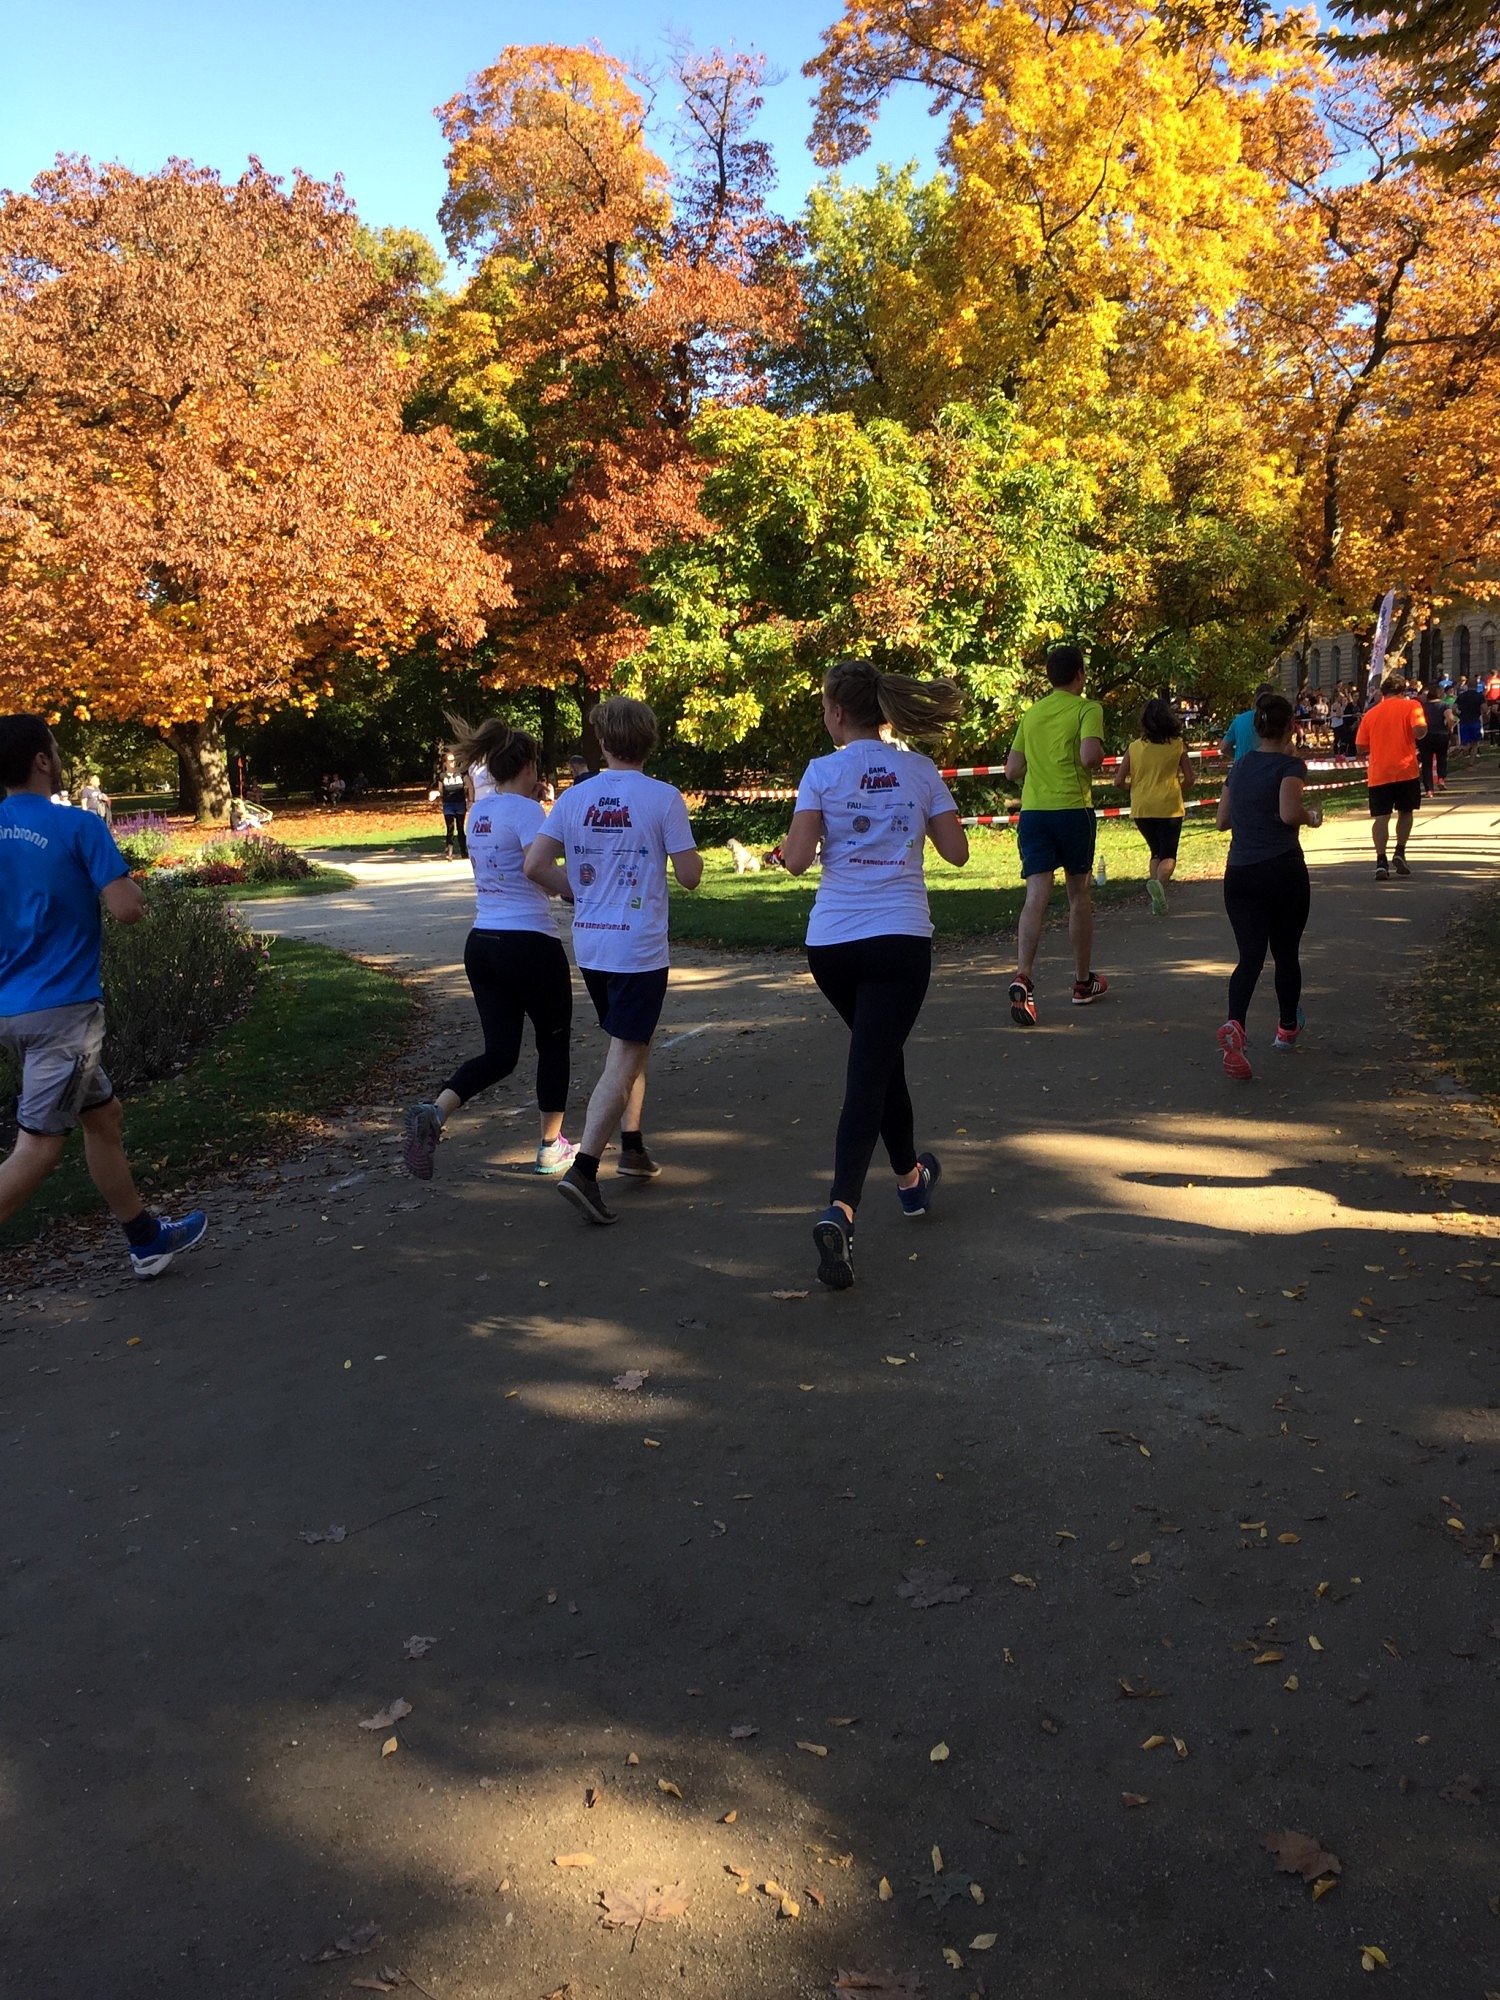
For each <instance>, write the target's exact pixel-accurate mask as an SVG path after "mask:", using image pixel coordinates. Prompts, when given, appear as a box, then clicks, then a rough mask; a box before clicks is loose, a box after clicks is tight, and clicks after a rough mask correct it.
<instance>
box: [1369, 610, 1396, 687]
mask: <svg viewBox="0 0 1500 2000" xmlns="http://www.w3.org/2000/svg"><path fill="white" fill-rule="evenodd" d="M1395 609H1396V593H1395V591H1394V590H1388V591H1387V592H1386V594H1385V596H1384V597H1382V598H1381V600H1380V616H1379V617H1378V618H1377V619H1376V620H1375V637H1374V638H1373V639H1372V640H1371V641H1370V678H1369V680H1368V681H1367V682H1366V684H1365V700H1366V701H1373V700H1374V699H1375V697H1376V695H1378V694H1379V692H1380V683H1381V680H1382V679H1383V677H1384V675H1385V649H1386V647H1387V646H1388V645H1389V644H1390V642H1391V618H1392V615H1393V614H1394V612H1395Z"/></svg>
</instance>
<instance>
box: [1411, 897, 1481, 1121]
mask: <svg viewBox="0 0 1500 2000" xmlns="http://www.w3.org/2000/svg"><path fill="white" fill-rule="evenodd" d="M1497 990H1500V889H1489V890H1486V891H1485V893H1484V894H1483V895H1482V896H1479V897H1477V898H1476V899H1475V900H1474V901H1473V902H1472V903H1471V904H1469V906H1468V907H1467V908H1466V909H1465V910H1464V912H1463V914H1462V915H1461V916H1460V917H1459V918H1458V919H1457V921H1456V922H1455V923H1454V924H1453V926H1452V927H1451V929H1450V930H1449V932H1448V935H1447V937H1446V938H1445V939H1444V940H1443V944H1442V947H1441V949H1440V950H1439V951H1437V952H1435V953H1434V954H1433V958H1432V963H1431V967H1430V970H1429V973H1428V976H1427V977H1426V978H1425V979H1421V980H1415V981H1412V982H1410V983H1409V985H1408V986H1407V988H1406V992H1407V996H1408V999H1409V1001H1410V1004H1411V1006H1412V1007H1413V1008H1414V1009H1415V1012H1416V1025H1417V1028H1418V1031H1419V1032H1420V1033H1421V1034H1423V1035H1425V1036H1426V1038H1427V1040H1428V1043H1429V1045H1430V1047H1431V1049H1432V1053H1433V1055H1435V1056H1436V1057H1438V1058H1439V1060H1441V1061H1443V1062H1446V1063H1448V1064H1450V1065H1451V1066H1452V1069H1453V1072H1454V1074H1455V1075H1456V1076H1457V1077H1458V1079H1459V1081H1460V1082H1461V1083H1463V1084H1466V1085H1467V1086H1468V1088H1469V1089H1470V1090H1477V1091H1480V1092H1482V1093H1483V1094H1484V1096H1486V1097H1488V1098H1491V1099H1493V1100H1496V1101H1500V1032H1497V1031H1500V1010H1497V1008H1496V1002H1495V994H1496V991H1497Z"/></svg>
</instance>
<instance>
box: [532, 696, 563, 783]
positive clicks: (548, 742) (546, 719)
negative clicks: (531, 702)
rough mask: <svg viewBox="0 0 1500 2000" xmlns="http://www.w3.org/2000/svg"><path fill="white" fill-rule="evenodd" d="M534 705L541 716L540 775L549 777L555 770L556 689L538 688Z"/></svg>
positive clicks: (556, 745) (556, 746)
mask: <svg viewBox="0 0 1500 2000" xmlns="http://www.w3.org/2000/svg"><path fill="white" fill-rule="evenodd" d="M536 705H537V713H538V714H539V715H540V716H541V718H542V776H543V777H544V778H550V777H552V776H553V775H554V773H555V772H556V770H557V750H558V744H557V689H556V688H538V689H537V691H536Z"/></svg>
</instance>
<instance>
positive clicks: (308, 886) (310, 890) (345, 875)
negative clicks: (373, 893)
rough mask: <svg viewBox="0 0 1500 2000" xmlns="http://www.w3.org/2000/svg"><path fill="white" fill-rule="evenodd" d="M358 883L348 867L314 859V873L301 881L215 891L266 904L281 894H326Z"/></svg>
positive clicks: (249, 884) (239, 900) (232, 899)
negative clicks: (332, 865)
mask: <svg viewBox="0 0 1500 2000" xmlns="http://www.w3.org/2000/svg"><path fill="white" fill-rule="evenodd" d="M354 885H355V877H354V876H352V875H351V874H350V873H349V871H348V869H347V868H325V867H324V866H323V864H322V863H321V862H314V863H313V872H312V874H311V875H304V876H303V878H302V880H301V881H300V882H238V883H235V884H234V885H233V886H232V887H231V888H229V889H228V890H227V891H224V890H217V889H216V890H214V891H213V892H212V893H213V894H215V895H223V894H226V893H227V895H228V897H229V900H230V902H231V903H264V902H266V901H267V900H268V899H269V898H274V897H278V896H326V895H328V894H330V893H331V892H332V891H333V890H334V889H352V888H353V887H354Z"/></svg>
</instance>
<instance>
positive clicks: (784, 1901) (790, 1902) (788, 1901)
mask: <svg viewBox="0 0 1500 2000" xmlns="http://www.w3.org/2000/svg"><path fill="white" fill-rule="evenodd" d="M776 1914H777V1916H778V1917H786V1918H787V1919H789V1920H792V1919H795V1918H797V1917H800V1916H801V1914H802V1905H801V1904H800V1903H799V1902H798V1901H797V1900H796V1898H795V1897H793V1896H789V1895H787V1894H786V1892H785V1890H783V1891H782V1896H781V1901H780V1903H779V1904H778V1905H777V1908H776Z"/></svg>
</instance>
